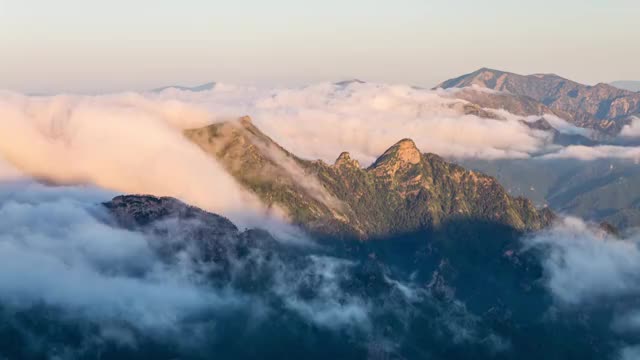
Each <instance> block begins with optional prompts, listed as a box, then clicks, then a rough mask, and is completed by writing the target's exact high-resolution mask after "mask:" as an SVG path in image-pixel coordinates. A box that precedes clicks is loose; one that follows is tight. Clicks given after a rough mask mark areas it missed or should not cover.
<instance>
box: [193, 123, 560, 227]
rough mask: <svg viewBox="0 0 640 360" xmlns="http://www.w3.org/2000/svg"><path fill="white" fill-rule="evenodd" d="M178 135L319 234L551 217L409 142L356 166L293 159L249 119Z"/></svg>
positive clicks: (342, 158) (516, 223) (524, 222)
mask: <svg viewBox="0 0 640 360" xmlns="http://www.w3.org/2000/svg"><path fill="white" fill-rule="evenodd" d="M184 134H185V136H186V137H187V138H188V139H189V140H191V141H193V142H194V143H195V144H196V145H198V146H200V148H201V149H202V150H204V151H205V152H206V153H207V154H208V155H209V156H211V157H213V158H215V159H216V160H217V161H219V162H220V163H221V164H222V165H223V166H224V167H225V168H226V169H227V170H228V171H229V172H230V173H231V174H232V175H233V176H234V177H235V178H236V179H237V180H238V181H239V182H240V183H241V184H242V185H243V186H245V187H246V188H248V189H249V190H251V191H253V192H254V193H256V194H257V195H258V196H259V197H260V198H261V199H262V201H263V202H264V203H266V204H267V205H268V206H274V207H278V208H281V209H283V210H285V211H286V212H287V213H288V214H289V216H290V218H291V219H290V220H291V221H292V222H294V223H296V224H298V225H301V226H303V227H305V228H306V229H307V230H310V231H311V232H312V233H317V234H320V235H332V236H335V235H345V236H346V237H356V238H359V239H371V238H377V237H382V236H389V235H394V234H398V233H402V232H413V231H419V230H420V229H424V228H435V227H438V226H439V225H441V224H443V223H444V222H446V221H448V220H450V219H453V218H473V219H482V220H488V221H495V222H498V223H503V224H506V225H509V226H512V227H513V228H514V229H517V230H521V231H527V230H537V229H540V228H542V227H544V226H546V225H548V224H549V223H550V221H551V218H552V215H551V213H550V212H549V211H548V210H544V209H543V210H537V209H536V208H535V207H534V206H533V205H532V203H531V202H530V201H528V200H526V199H524V198H512V197H511V196H509V195H508V194H507V192H506V191H505V190H504V188H502V186H501V185H500V184H499V183H498V182H497V181H496V180H495V178H492V177H489V176H486V175H484V174H481V173H477V172H474V171H469V170H466V169H464V168H462V167H460V166H458V165H455V164H451V163H448V162H446V161H445V160H444V159H442V158H441V157H439V156H437V155H435V154H428V153H425V154H422V153H421V152H420V151H419V150H418V149H417V147H416V146H415V143H414V142H413V141H412V140H410V139H402V140H400V141H398V142H397V143H395V144H394V145H392V146H391V147H390V148H389V149H387V151H385V152H384V153H383V154H382V155H381V156H380V157H379V158H378V159H377V160H376V161H375V162H374V163H373V164H372V165H371V166H369V167H368V168H362V167H360V164H359V163H358V162H357V161H355V160H353V159H351V157H350V155H349V153H346V152H343V153H341V154H340V155H339V156H338V157H337V159H336V161H335V163H334V164H333V165H330V164H326V163H325V162H323V161H321V160H315V161H310V160H304V159H301V158H298V157H297V156H295V155H294V154H292V153H290V152H289V151H287V150H286V149H284V148H282V147H281V146H280V145H278V144H277V143H276V142H275V141H273V140H272V139H271V138H269V137H268V136H267V135H265V134H263V133H262V132H261V131H260V130H259V129H258V128H257V127H255V125H254V124H253V123H252V121H251V120H250V118H249V117H243V118H240V119H239V120H236V121H230V122H224V123H216V124H212V125H210V126H207V127H204V128H199V129H191V130H186V131H185V132H184Z"/></svg>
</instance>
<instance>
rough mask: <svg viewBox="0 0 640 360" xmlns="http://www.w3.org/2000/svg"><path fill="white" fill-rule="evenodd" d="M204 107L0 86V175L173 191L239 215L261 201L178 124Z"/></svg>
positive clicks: (197, 121) (203, 118) (201, 114)
mask: <svg viewBox="0 0 640 360" xmlns="http://www.w3.org/2000/svg"><path fill="white" fill-rule="evenodd" d="M210 122H211V115H210V114H209V112H208V111H206V110H204V109H202V108H200V107H198V106H196V105H194V104H186V103H183V102H179V101H175V100H163V101H160V100H152V99H148V98H146V97H144V96H142V95H139V94H118V95H105V96H96V97H91V96H54V97H29V96H23V95H19V94H13V93H3V94H0V157H2V158H3V159H4V162H5V163H9V164H11V165H10V166H8V165H2V164H0V176H2V177H10V176H14V177H15V171H13V174H12V170H11V169H12V168H14V169H17V170H19V171H20V172H22V173H24V174H26V175H28V176H32V177H36V178H39V179H44V180H47V181H53V182H55V183H59V184H60V183H61V184H74V183H89V184H94V185H96V186H99V187H102V188H106V189H111V190H114V191H118V192H124V193H149V194H155V195H166V196H173V197H177V198H180V199H182V200H185V201H187V202H189V203H191V204H194V205H197V206H200V207H203V208H206V209H209V210H212V211H216V212H219V213H224V214H226V215H228V216H230V217H232V218H234V220H236V221H240V222H241V223H244V222H245V220H246V218H249V217H259V215H258V214H259V213H260V212H261V211H262V209H261V205H260V203H259V201H258V200H257V199H255V198H254V197H253V196H252V195H251V194H249V193H248V192H246V191H244V190H243V189H242V188H241V187H240V186H239V185H237V184H236V182H235V181H234V179H233V178H232V177H231V176H230V175H229V174H228V173H227V172H226V171H225V170H224V169H223V168H222V167H221V166H219V165H218V164H217V163H216V162H215V161H214V160H212V159H211V158H209V157H208V156H207V155H206V154H204V153H203V152H202V151H201V150H200V149H199V148H197V147H196V146H195V145H193V144H192V143H190V142H189V141H188V140H186V139H185V138H184V137H183V136H182V134H181V132H180V131H181V130H182V129H184V128H190V127H197V126H202V125H205V124H208V123H210Z"/></svg>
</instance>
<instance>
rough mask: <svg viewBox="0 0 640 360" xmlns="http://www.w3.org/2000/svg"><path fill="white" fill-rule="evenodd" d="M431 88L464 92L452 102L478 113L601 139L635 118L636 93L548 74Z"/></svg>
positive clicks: (464, 80)
mask: <svg viewBox="0 0 640 360" xmlns="http://www.w3.org/2000/svg"><path fill="white" fill-rule="evenodd" d="M436 88H443V89H450V88H464V91H460V92H457V93H456V94H457V96H459V97H460V98H463V99H465V100H468V101H471V102H473V103H475V104H478V105H480V106H483V107H487V108H503V109H505V110H507V111H509V112H512V113H514V114H518V115H543V114H545V113H551V114H554V115H557V116H559V117H561V118H563V119H565V120H567V121H569V122H570V123H572V124H574V125H576V126H579V127H583V128H588V129H593V130H596V131H598V132H601V133H604V134H607V135H616V134H618V133H619V132H620V130H621V129H622V127H623V126H625V125H627V124H629V123H630V122H631V117H632V116H633V115H638V114H640V93H636V92H633V91H629V90H623V89H619V88H616V87H613V86H611V85H607V84H602V83H601V84H597V85H595V86H588V85H582V84H579V83H577V82H574V81H571V80H568V79H565V78H562V77H560V76H557V75H554V74H534V75H526V76H525V75H518V74H514V73H509V72H505V71H499V70H492V69H487V68H482V69H479V70H476V71H474V72H472V73H470V74H466V75H462V76H460V77H457V78H454V79H450V80H446V81H444V82H442V83H441V84H439V85H438V86H436ZM478 88H480V89H481V88H485V89H490V90H494V91H496V92H495V93H492V92H487V91H479V90H477V89H478ZM474 89H475V90H474ZM454 96H455V95H454Z"/></svg>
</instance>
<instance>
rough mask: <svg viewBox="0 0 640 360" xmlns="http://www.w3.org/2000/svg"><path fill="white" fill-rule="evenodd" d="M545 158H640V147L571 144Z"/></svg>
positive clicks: (636, 159) (589, 159) (588, 159)
mask: <svg viewBox="0 0 640 360" xmlns="http://www.w3.org/2000/svg"><path fill="white" fill-rule="evenodd" d="M542 158H543V159H577V160H583V161H591V160H598V159H627V160H634V161H639V160H640V147H637V146H616V145H598V146H584V145H570V146H567V147H565V148H562V149H560V150H558V151H557V152H553V153H550V154H546V155H544V156H542Z"/></svg>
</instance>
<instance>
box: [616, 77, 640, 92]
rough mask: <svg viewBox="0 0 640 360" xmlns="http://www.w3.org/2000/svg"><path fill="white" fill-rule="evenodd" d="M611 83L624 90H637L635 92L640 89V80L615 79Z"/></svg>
mask: <svg viewBox="0 0 640 360" xmlns="http://www.w3.org/2000/svg"><path fill="white" fill-rule="evenodd" d="M610 84H611V86H615V87H617V88H618V89H624V90H629V91H635V92H638V91H640V81H629V80H622V81H614V82H612V83H610Z"/></svg>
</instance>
